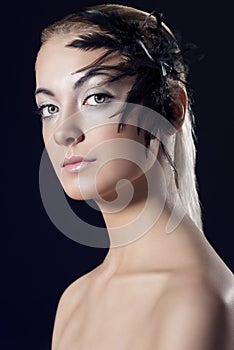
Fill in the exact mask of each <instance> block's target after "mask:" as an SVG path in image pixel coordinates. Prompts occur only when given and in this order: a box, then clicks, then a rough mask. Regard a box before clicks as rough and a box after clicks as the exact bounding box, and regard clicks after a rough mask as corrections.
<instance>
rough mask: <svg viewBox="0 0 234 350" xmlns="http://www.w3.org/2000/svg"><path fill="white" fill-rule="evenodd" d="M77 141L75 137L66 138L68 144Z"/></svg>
mask: <svg viewBox="0 0 234 350" xmlns="http://www.w3.org/2000/svg"><path fill="white" fill-rule="evenodd" d="M75 141H76V139H75V137H67V138H66V144H67V145H70V144H71V143H73V142H75Z"/></svg>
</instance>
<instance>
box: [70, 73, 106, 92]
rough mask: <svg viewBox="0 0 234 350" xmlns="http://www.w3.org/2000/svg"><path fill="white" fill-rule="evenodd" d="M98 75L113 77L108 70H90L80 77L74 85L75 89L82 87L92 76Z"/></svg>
mask: <svg viewBox="0 0 234 350" xmlns="http://www.w3.org/2000/svg"><path fill="white" fill-rule="evenodd" d="M98 75H106V76H108V77H109V78H111V77H112V76H111V74H109V73H107V72H99V71H97V70H90V71H88V72H87V73H86V74H85V75H84V76H83V77H81V78H80V79H78V80H77V81H76V82H75V84H74V85H73V89H74V90H76V89H77V88H80V87H81V86H82V85H83V84H84V83H85V82H86V81H87V80H89V79H91V78H92V77H95V76H98Z"/></svg>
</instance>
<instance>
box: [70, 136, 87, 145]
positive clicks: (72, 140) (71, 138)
mask: <svg viewBox="0 0 234 350" xmlns="http://www.w3.org/2000/svg"><path fill="white" fill-rule="evenodd" d="M83 140H84V134H81V135H80V136H79V137H67V138H66V145H70V144H71V143H78V142H81V141H83Z"/></svg>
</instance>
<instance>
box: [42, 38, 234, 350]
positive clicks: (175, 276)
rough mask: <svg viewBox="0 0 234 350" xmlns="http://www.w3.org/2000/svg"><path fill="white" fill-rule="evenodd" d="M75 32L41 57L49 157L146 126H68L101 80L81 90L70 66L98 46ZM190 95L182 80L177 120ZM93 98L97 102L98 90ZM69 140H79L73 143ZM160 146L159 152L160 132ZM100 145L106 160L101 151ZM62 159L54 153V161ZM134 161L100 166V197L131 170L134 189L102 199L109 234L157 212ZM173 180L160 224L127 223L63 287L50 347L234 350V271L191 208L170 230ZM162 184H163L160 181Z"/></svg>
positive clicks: (89, 57) (83, 150)
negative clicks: (78, 40) (121, 199)
mask: <svg viewBox="0 0 234 350" xmlns="http://www.w3.org/2000/svg"><path fill="white" fill-rule="evenodd" d="M73 38H74V35H67V36H63V37H62V38H60V37H56V38H55V39H53V40H51V41H49V43H46V44H45V45H44V47H42V49H41V50H40V52H39V55H38V59H37V64H36V70H37V89H38V91H39V93H38V94H37V103H38V105H39V106H40V105H41V104H43V103H44V104H45V103H46V104H49V105H50V106H51V105H52V108H51V107H50V109H46V113H51V115H52V117H53V118H51V119H50V120H51V121H47V122H46V123H44V125H43V137H44V141H45V144H46V145H48V142H49V140H51V138H53V137H54V139H55V141H54V142H52V143H51V145H49V146H48V148H49V154H50V155H51V158H52V157H53V155H54V154H56V157H62V156H61V154H62V150H63V152H64V153H63V157H64V155H66V154H67V153H66V152H70V154H73V155H82V156H85V155H86V154H88V152H90V151H92V149H93V148H94V147H95V145H96V144H99V143H100V144H101V143H104V142H106V141H108V140H110V139H113V138H115V139H119V138H126V139H130V140H134V141H137V142H139V143H142V142H143V138H142V136H139V137H138V136H136V133H133V129H132V128H131V127H130V126H127V127H126V129H125V130H124V131H123V133H122V134H117V133H116V127H114V126H113V125H104V126H103V128H102V129H99V130H98V132H97V130H96V129H94V130H91V131H90V132H87V133H85V130H86V129H87V128H85V127H86V125H85V123H86V120H84V122H83V125H81V126H79V125H78V126H79V127H80V128H81V129H82V127H83V129H82V130H81V131H82V132H83V133H84V136H85V137H84V138H79V139H76V137H74V135H73V134H72V135H71V134H70V133H71V132H72V133H73V132H74V128H73V129H72V128H70V129H69V128H65V127H63V122H64V121H66V120H67V119H68V117H69V116H70V115H71V114H73V113H75V112H76V111H77V100H78V105H79V106H82V107H83V106H86V105H85V103H84V100H85V99H84V96H87V91H90V85H91V87H92V91H93V90H94V87H95V89H96V85H98V81H94V82H92V81H91V82H89V84H90V85H89V86H88V88H84V87H83V90H84V91H83V90H82V89H80V90H79V91H78V95H77V92H76V91H74V89H73V86H74V83H75V81H76V79H77V76H75V75H74V74H71V72H75V71H76V70H77V69H78V68H82V67H84V66H86V65H87V64H89V63H91V62H92V61H94V59H95V58H96V57H97V53H96V52H91V53H90V52H88V53H87V52H83V51H82V52H79V54H77V51H74V50H72V49H68V48H66V47H65V44H66V43H67V42H69V41H70V40H71V39H73ZM82 74H83V73H82ZM80 77H82V75H80V76H79V78H80ZM95 84H96V85H95ZM94 85H95V86H94ZM129 86H130V83H128V82H125V83H124V84H122V85H121V86H120V87H119V86H117V87H112V93H113V94H114V95H116V94H119V95H118V99H123V98H124V97H125V96H126V93H127V91H128V89H129ZM40 89H42V90H43V91H44V92H41V90H40ZM85 89H88V90H87V91H85ZM48 91H49V92H50V93H49V94H48ZM100 91H101V90H100V87H99V90H98V92H99V93H100ZM95 93H96V94H97V92H96V90H95ZM185 97H186V96H185V94H184V93H183V91H182V90H180V93H179V94H178V96H177V102H176V103H177V104H178V106H177V107H179V108H178V110H179V111H181V115H178V122H177V125H176V127H177V129H178V130H179V128H180V127H181V125H182V124H181V123H182V122H183V118H184V114H185V113H184V111H185V108H186V99H185ZM85 101H86V103H87V101H88V102H89V103H93V97H92V98H89V99H88V100H87V99H86V100H85ZM90 101H91V102H90ZM92 106H93V105H92ZM46 108H47V107H46ZM92 108H93V107H92ZM175 124H176V123H175ZM76 126H77V125H76ZM75 136H77V135H75ZM68 140H73V141H72V142H70V143H69V142H67V141H68ZM66 147H67V148H66ZM154 152H155V156H158V157H159V158H160V155H159V153H158V152H159V151H158V147H157V144H156V141H155V148H154ZM93 154H95V157H96V158H97V161H99V162H100V163H101V161H102V158H101V153H98V151H96V153H93ZM62 160H63V158H61V159H59V162H58V161H57V158H56V159H52V161H54V163H55V164H56V162H57V163H59V164H60V163H61V161H62ZM91 169H92V168H91ZM120 170H121V172H120ZM154 170H155V169H154V167H152V169H150V171H149V174H150V176H151V177H152V179H154V181H155V179H157V177H155V174H154ZM59 171H60V169H57V172H58V173H59ZM135 171H136V169H135V168H132V166H131V165H129V164H128V162H126V161H125V160H118V161H117V162H116V161H115V160H113V161H111V162H109V163H108V165H107V166H106V167H105V166H104V167H103V168H102V176H99V177H97V179H96V180H97V186H98V188H99V191H100V195H101V197H102V198H103V199H105V200H108V201H110V206H111V200H113V198H115V196H116V192H115V184H116V182H117V181H118V179H119V178H122V176H123V175H124V177H123V178H125V176H126V178H128V179H129V181H131V182H132V185H133V186H134V190H135V191H134V196H133V199H132V201H131V202H130V203H129V205H128V206H127V207H126V208H124V209H123V210H121V211H119V212H117V213H108V211H106V210H105V209H106V208H105V206H104V204H103V202H102V201H101V200H99V199H97V200H96V202H97V204H98V205H99V207H100V210H101V211H102V213H103V216H104V219H105V222H106V226H107V229H108V233H109V236H110V242H111V243H113V242H114V237H113V235H112V230H111V229H112V228H116V227H119V223H121V224H122V225H125V224H128V223H130V222H131V221H132V220H133V219H134V218H136V217H138V214H139V213H140V212H141V210H142V208H143V207H144V204H145V202H146V201H149V203H150V205H149V207H148V210H147V218H145V217H144V218H143V219H142V222H141V224H142V226H141V230H142V227H143V231H144V228H145V227H147V225H148V222H151V221H154V218H155V216H156V213H157V209H158V207H157V204H158V198H157V196H156V193H153V192H152V193H148V192H147V180H146V178H145V174H144V173H140V172H139V173H138V176H137V177H136V178H134V179H132V177H131V176H132V173H134V172H135ZM166 171H169V170H168V169H167V170H166ZM83 174H84V178H85V179H86V180H87V181H86V183H85V184H86V185H85V186H87V191H88V190H89V189H90V186H91V184H92V182H93V177H92V173H91V170H90V173H89V171H86V172H84V173H83ZM110 174H114V175H115V178H114V179H113V178H112V177H111V176H110ZM75 175H77V174H75ZM80 176H81V177H82V173H81V174H80ZM113 177H114V176H113ZM151 177H149V178H151ZM110 178H111V180H113V182H111V181H109V179H110ZM89 179H90V180H89ZM60 180H61V183H62V185H63V187H64V189H65V190H66V191H67V193H68V194H69V195H70V196H71V197H73V198H75V199H82V193H81V192H82V191H80V188H79V187H78V186H77V181H76V177H75V176H74V173H65V174H64V176H63V178H62V179H60ZM172 180H173V179H172ZM108 181H109V182H108ZM107 183H108V186H107ZM170 186H171V188H170V196H169V195H168V198H167V199H166V202H165V206H164V208H163V210H162V212H161V214H160V216H159V217H158V219H157V220H156V221H155V222H154V225H153V226H152V227H151V228H149V229H147V230H146V231H145V234H143V235H141V232H137V234H138V239H135V240H131V239H130V237H131V234H130V233H129V237H127V238H129V240H128V244H125V245H119V246H116V245H115V244H114V246H112V247H111V248H110V250H109V252H108V254H107V256H106V258H105V260H104V261H103V263H102V264H101V265H100V266H98V267H97V268H96V269H95V270H93V271H91V272H90V273H88V274H86V275H85V276H82V277H81V278H79V279H78V280H77V281H75V282H74V283H73V284H71V285H70V286H69V287H68V288H67V290H66V291H65V292H64V293H63V295H62V297H61V299H60V302H59V305H58V309H57V315H56V319H55V324H54V332H53V340H52V350H67V349H69V350H73V349H76V350H90V349H95V350H96V349H97V350H98V349H102V350H107V349H108V350H110V349H113V350H115V349H116V350H117V349H118V350H119V349H121V350H129V349H135V350H143V349H144V350H172V349H173V350H188V349H189V350H221V349H222V350H232V345H233V342H234V339H233V338H232V334H234V311H233V310H234V292H233V289H234V280H233V274H232V272H231V271H230V270H229V269H228V267H227V266H226V265H225V264H224V262H223V261H222V260H221V259H220V257H219V256H218V255H217V253H216V252H215V251H214V249H213V248H212V247H211V245H210V244H209V242H208V241H207V239H206V238H205V236H204V234H203V233H202V232H201V231H200V230H199V229H198V227H197V226H196V225H195V224H194V222H193V221H192V220H191V218H190V217H189V216H188V215H187V214H185V215H184V217H183V220H182V221H181V222H180V223H179V224H178V225H177V226H176V227H175V229H174V230H173V232H172V233H171V234H167V233H166V227H167V224H168V222H169V219H170V217H171V214H172V209H173V203H174V202H175V198H176V193H177V189H176V186H175V183H174V182H173V181H171V182H170ZM155 187H156V189H157V184H156V181H155ZM82 190H83V189H82ZM156 192H157V191H156ZM87 193H88V192H87ZM89 193H90V192H89ZM91 195H92V193H91ZM119 233H121V228H120V232H119ZM143 233H144V232H143ZM127 234H128V232H127Z"/></svg>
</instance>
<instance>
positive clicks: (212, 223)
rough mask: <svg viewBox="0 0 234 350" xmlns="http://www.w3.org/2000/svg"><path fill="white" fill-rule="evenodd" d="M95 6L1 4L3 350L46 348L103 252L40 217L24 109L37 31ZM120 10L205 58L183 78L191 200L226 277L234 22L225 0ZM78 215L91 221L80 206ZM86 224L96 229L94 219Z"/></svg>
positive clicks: (36, 130)
mask: <svg viewBox="0 0 234 350" xmlns="http://www.w3.org/2000/svg"><path fill="white" fill-rule="evenodd" d="M97 3H98V2H96V1H84V2H81V1H72V0H71V1H69V0H67V1H49V0H48V1H41V2H40V1H37V2H36V1H31V2H29V4H28V5H26V4H25V3H22V2H20V1H19V2H18V1H17V2H16V1H15V3H13V2H12V1H11V2H10V1H8V2H7V3H5V4H4V3H3V4H1V7H0V8H1V25H2V30H1V32H0V33H1V37H0V43H1V55H0V56H1V58H2V59H3V62H2V64H1V89H2V92H1V104H0V108H1V123H2V126H1V137H2V140H3V144H2V157H1V167H2V170H1V173H2V175H3V180H2V185H1V199H2V200H1V202H2V207H3V210H2V219H1V241H2V245H1V246H2V249H1V259H2V261H1V293H2V296H1V299H0V300H1V313H0V314H1V323H2V325H1V328H0V330H1V341H0V348H1V349H3V350H13V349H14V350H16V349H17V350H21V349H22V350H29V349H30V350H32V349H33V350H48V349H49V344H50V340H51V332H52V326H53V321H54V315H55V310H56V305H57V302H58V300H59V297H60V295H61V293H62V291H63V290H64V289H65V288H66V286H68V285H69V284H70V283H71V282H72V281H73V280H75V279H77V278H78V277H79V276H81V275H83V274H85V273H86V272H88V271H90V270H92V269H93V268H94V267H96V266H97V265H99V264H100V263H101V262H102V260H103V258H104V257H105V255H106V252H107V250H105V249H97V248H90V247H85V246H82V245H80V244H78V243H75V242H73V241H71V240H69V239H68V238H67V237H65V236H64V235H63V234H62V233H60V232H59V231H58V230H57V229H56V228H55V227H54V226H53V224H52V223H51V222H50V220H49V218H48V217H47V214H46V212H45V210H44V208H43V205H42V203H41V199H40V194H39V186H38V168H39V162H40V156H41V153H42V150H43V145H42V141H41V136H40V122H39V118H38V117H37V116H35V114H34V111H33V109H34V99H33V93H34V88H35V85H34V84H35V82H34V60H35V56H36V52H37V49H38V47H39V36H40V31H41V29H42V28H43V27H45V26H47V25H48V24H50V23H51V22H52V21H54V20H56V19H58V18H60V17H62V16H64V15H65V14H68V13H70V12H72V11H75V10H76V9H78V8H80V7H83V6H86V5H92V4H97ZM99 3H101V1H100V2H99ZM119 3H121V4H126V5H134V6H136V7H139V8H142V9H145V10H147V11H152V10H154V9H158V10H160V11H162V12H163V13H164V15H165V20H166V22H167V23H168V24H169V26H170V27H171V28H172V29H175V30H176V31H178V32H180V33H181V34H182V38H183V41H184V42H193V43H196V44H197V45H198V46H199V47H200V48H201V49H204V50H205V52H206V57H205V58H204V59H203V61H202V62H200V63H194V65H193V67H192V70H191V74H190V82H191V84H192V86H193V88H194V90H195V93H194V99H195V105H194V113H195V116H196V124H197V129H196V132H197V135H198V147H197V156H198V161H197V174H198V182H199V186H200V198H201V201H202V204H203V207H204V209H203V216H204V227H205V234H206V237H207V238H208V240H209V241H210V243H211V244H212V246H213V247H214V249H215V250H216V251H217V253H218V254H219V256H220V257H221V258H222V259H223V260H224V262H225V263H226V264H227V266H228V267H229V268H230V269H231V270H232V271H234V257H233V244H232V243H233V233H234V232H233V223H232V222H233V196H234V193H233V127H234V125H233V117H234V115H233V99H234V97H233V62H234V60H233V38H232V33H233V30H232V23H233V21H232V15H231V11H230V8H228V7H227V1H226V2H225V1H222V2H221V3H219V7H218V6H217V5H214V2H213V1H210V0H208V1H204V0H203V1H201V0H196V1H188V0H177V1H172V0H158V1H150V0H145V1H144V2H142V1H136V0H133V1H131V0H129V1H128V2H125V1H119ZM143 3H144V5H143ZM229 20H230V22H229ZM230 23H231V24H230ZM72 205H73V204H72ZM79 210H82V211H83V214H84V215H90V213H89V211H88V209H87V208H85V207H83V206H82V205H81V207H80V209H79ZM92 219H93V221H94V222H99V223H100V224H101V223H102V220H101V218H100V217H95V216H94V214H92Z"/></svg>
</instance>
